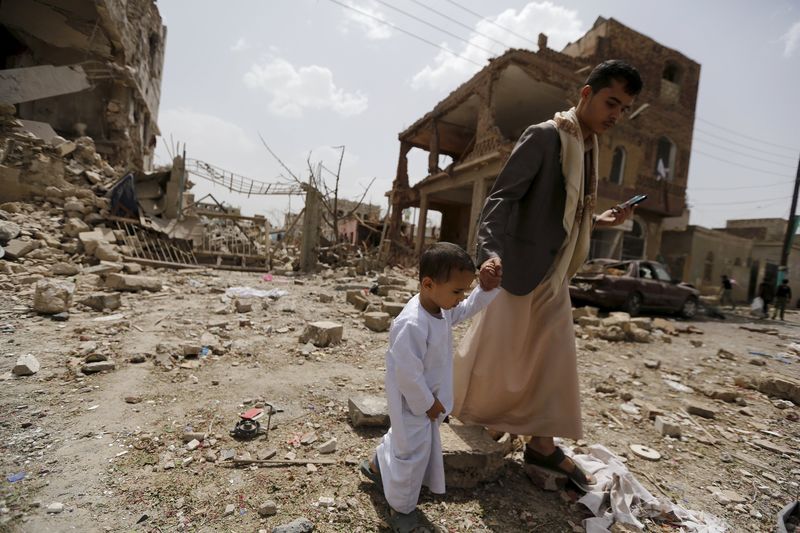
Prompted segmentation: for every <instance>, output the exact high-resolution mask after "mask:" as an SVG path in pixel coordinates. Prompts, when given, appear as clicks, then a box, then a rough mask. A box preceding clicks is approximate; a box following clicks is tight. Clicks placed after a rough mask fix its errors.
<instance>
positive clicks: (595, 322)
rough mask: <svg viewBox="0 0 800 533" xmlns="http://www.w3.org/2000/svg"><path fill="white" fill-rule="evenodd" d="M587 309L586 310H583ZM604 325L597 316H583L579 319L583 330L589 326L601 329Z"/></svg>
mask: <svg viewBox="0 0 800 533" xmlns="http://www.w3.org/2000/svg"><path fill="white" fill-rule="evenodd" d="M582 309H585V308H582ZM601 323H602V319H601V318H599V317H596V316H581V317H578V325H579V326H580V327H582V328H585V327H587V326H591V327H599V326H600V324H601Z"/></svg>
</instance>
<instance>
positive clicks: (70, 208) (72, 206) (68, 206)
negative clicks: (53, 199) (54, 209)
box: [64, 198, 86, 215]
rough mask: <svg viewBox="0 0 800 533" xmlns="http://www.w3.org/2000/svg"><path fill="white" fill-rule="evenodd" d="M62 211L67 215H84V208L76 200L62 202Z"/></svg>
mask: <svg viewBox="0 0 800 533" xmlns="http://www.w3.org/2000/svg"><path fill="white" fill-rule="evenodd" d="M64 211H65V212H67V213H74V214H81V215H84V214H86V206H85V205H83V202H81V201H80V200H78V199H77V198H68V199H67V200H66V201H65V202H64Z"/></svg>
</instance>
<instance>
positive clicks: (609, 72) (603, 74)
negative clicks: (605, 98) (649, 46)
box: [585, 59, 643, 96]
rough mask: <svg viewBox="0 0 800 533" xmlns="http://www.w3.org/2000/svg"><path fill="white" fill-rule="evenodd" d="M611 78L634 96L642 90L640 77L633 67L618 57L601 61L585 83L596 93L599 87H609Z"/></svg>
mask: <svg viewBox="0 0 800 533" xmlns="http://www.w3.org/2000/svg"><path fill="white" fill-rule="evenodd" d="M611 80H616V81H618V82H620V83H622V84H624V85H625V87H624V90H625V92H626V93H627V94H629V95H631V96H636V95H637V94H639V93H640V92H641V91H642V85H643V84H642V77H641V76H640V75H639V71H638V70H636V68H635V67H633V66H632V65H630V64H628V63H626V62H625V61H622V60H620V59H609V60H608V61H603V62H602V63H600V64H599V65H597V66H596V67H594V69H593V70H592V72H591V73H590V74H589V77H588V78H586V83H585V85H589V86H590V87H591V88H592V92H594V93H596V92H597V91H599V90H600V89H605V88H606V87H611Z"/></svg>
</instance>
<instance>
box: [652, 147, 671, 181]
mask: <svg viewBox="0 0 800 533" xmlns="http://www.w3.org/2000/svg"><path fill="white" fill-rule="evenodd" d="M674 169H675V143H674V142H672V141H671V140H669V138H667V137H663V136H662V137H660V138H659V139H658V147H657V149H656V164H655V176H656V179H662V180H668V181H670V180H672V178H673V177H674V176H675V171H674Z"/></svg>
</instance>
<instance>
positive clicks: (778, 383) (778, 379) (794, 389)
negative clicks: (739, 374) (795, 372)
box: [758, 374, 800, 405]
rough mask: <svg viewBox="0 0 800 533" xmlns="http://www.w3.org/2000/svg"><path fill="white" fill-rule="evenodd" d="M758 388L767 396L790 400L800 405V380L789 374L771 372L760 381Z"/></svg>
mask: <svg viewBox="0 0 800 533" xmlns="http://www.w3.org/2000/svg"><path fill="white" fill-rule="evenodd" d="M758 390H759V391H760V392H762V393H764V394H766V395H767V396H771V397H773V398H780V399H781V400H789V401H792V402H794V404H795V405H800V381H798V380H796V379H793V378H790V377H789V376H778V375H775V374H769V375H766V376H762V377H761V378H760V379H759V381H758Z"/></svg>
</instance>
